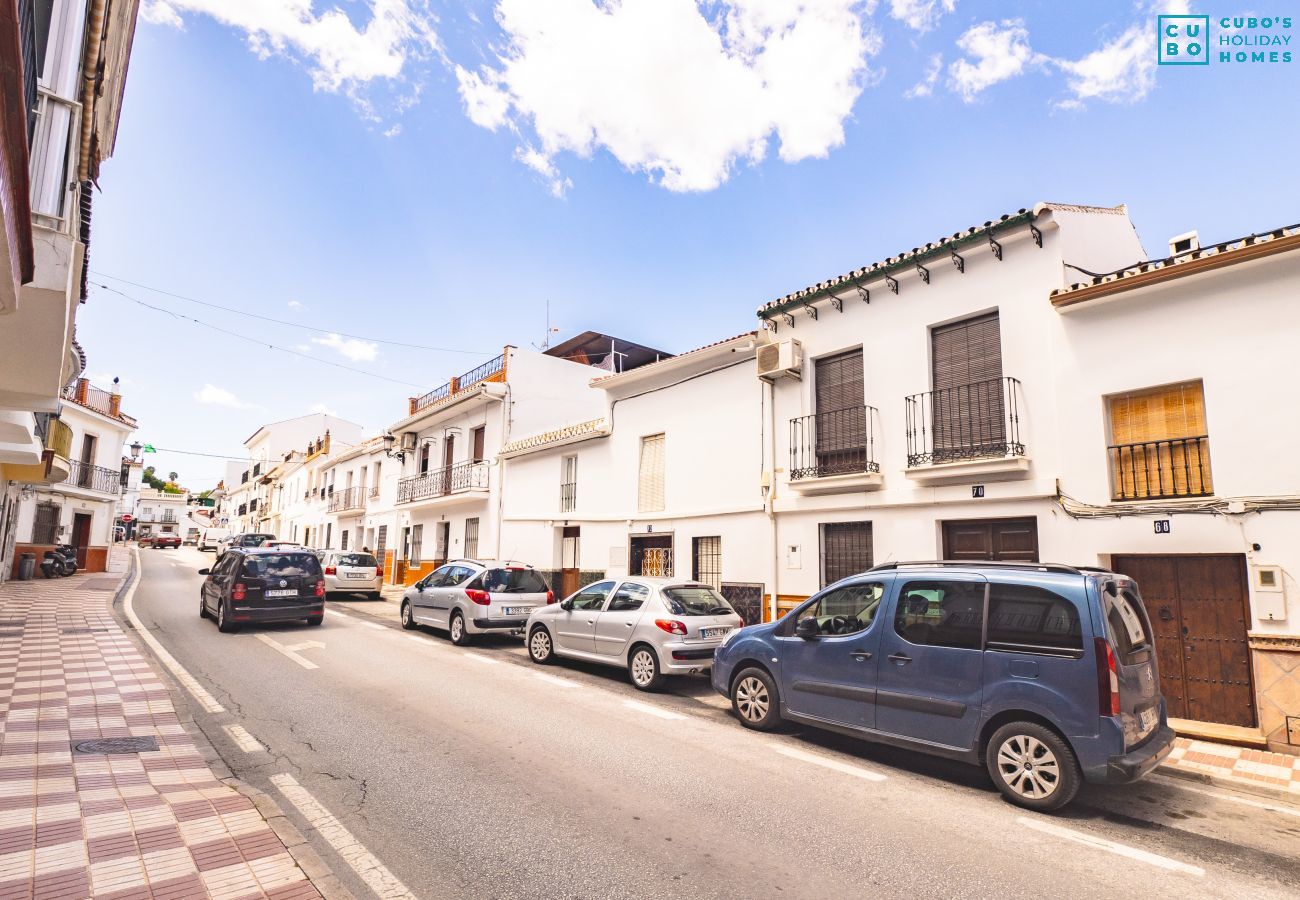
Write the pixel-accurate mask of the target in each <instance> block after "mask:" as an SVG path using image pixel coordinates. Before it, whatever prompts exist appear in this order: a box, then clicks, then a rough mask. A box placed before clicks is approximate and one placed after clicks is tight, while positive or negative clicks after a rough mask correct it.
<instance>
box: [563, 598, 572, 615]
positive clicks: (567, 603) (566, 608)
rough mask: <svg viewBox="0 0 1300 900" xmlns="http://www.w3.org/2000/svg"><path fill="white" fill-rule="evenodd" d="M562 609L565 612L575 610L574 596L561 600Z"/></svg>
mask: <svg viewBox="0 0 1300 900" xmlns="http://www.w3.org/2000/svg"><path fill="white" fill-rule="evenodd" d="M560 609H562V610H564V611H565V612H573V598H571V597H570V598H567V599H565V600H561V601H560Z"/></svg>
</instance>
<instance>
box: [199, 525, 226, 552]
mask: <svg viewBox="0 0 1300 900" xmlns="http://www.w3.org/2000/svg"><path fill="white" fill-rule="evenodd" d="M229 538H230V531H229V530H228V529H226V528H205V529H204V530H203V535H202V536H201V537H200V538H199V549H200V550H218V551H219V550H220V549H221V542H222V541H225V540H229Z"/></svg>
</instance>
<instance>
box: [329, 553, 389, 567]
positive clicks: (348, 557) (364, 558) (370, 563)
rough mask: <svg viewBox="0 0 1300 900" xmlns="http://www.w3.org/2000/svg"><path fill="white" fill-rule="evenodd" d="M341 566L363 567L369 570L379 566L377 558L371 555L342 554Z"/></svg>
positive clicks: (340, 558)
mask: <svg viewBox="0 0 1300 900" xmlns="http://www.w3.org/2000/svg"><path fill="white" fill-rule="evenodd" d="M339 565H340V566H362V567H364V568H367V569H373V568H375V567H376V566H378V565H379V563H378V562H376V561H375V558H374V557H373V556H371V555H370V554H369V553H340V554H339Z"/></svg>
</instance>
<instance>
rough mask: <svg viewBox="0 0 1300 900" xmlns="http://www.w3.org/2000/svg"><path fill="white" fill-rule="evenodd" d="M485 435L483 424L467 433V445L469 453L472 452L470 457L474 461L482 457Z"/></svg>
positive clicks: (485, 430)
mask: <svg viewBox="0 0 1300 900" xmlns="http://www.w3.org/2000/svg"><path fill="white" fill-rule="evenodd" d="M486 436H487V428H486V427H485V426H483V425H480V426H479V427H477V428H475V429H473V430H472V431H471V432H470V433H469V446H470V453H471V454H472V455H471V456H470V459H471V460H473V461H474V462H478V461H479V460H481V459H483V450H484V447H483V444H484V443H485V438H486Z"/></svg>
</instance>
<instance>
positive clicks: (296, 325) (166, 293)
mask: <svg viewBox="0 0 1300 900" xmlns="http://www.w3.org/2000/svg"><path fill="white" fill-rule="evenodd" d="M90 271H91V272H93V273H94V274H96V275H98V276H100V277H101V278H110V279H112V280H113V281H120V282H122V284H129V285H131V287H137V288H142V289H144V290H146V291H153V292H154V293H155V294H163V295H164V296H167V297H174V298H175V299H177V300H184V301H185V302H186V303H196V304H198V305H199V306H206V307H209V308H210V309H219V310H221V311H222V312H228V313H234V314H235V315H237V316H248V317H249V318H250V319H261V320H262V321H263V322H274V323H275V324H276V325H288V326H289V327H290V328H303V329H305V330H307V331H315V332H319V333H320V334H337V335H338V336H339V337H345V338H352V339H354V340H358V341H369V342H370V343H372V344H388V345H389V346H392V347H407V348H409V349H411V350H433V351H435V352H438V353H465V354H468V355H469V356H489V355H490V354H489V353H488V352H487V351H481V350H466V349H464V348H462V347H430V346H428V345H426V344H408V343H405V342H403V341H389V340H385V339H383V338H376V337H364V336H362V335H359V334H348V333H347V332H346V331H336V330H334V329H332V328H319V327H317V326H315V325H308V324H306V323H304V322H291V321H289V320H287V319H275V318H272V317H271V316H263V315H260V314H259V313H252V312H247V311H246V310H242V309H235V308H234V307H233V306H222V305H221V304H219V303H210V302H208V301H206V300H196V299H194V298H193V297H186V296H185V295H183V294H175V293H172V292H171V291H164V290H163V289H162V288H156V287H152V286H150V285H147V284H140V283H139V282H137V281H129V280H128V279H126V278H118V277H117V276H116V275H109V274H108V273H107V272H100V271H97V270H95V269H91V270H90ZM91 284H94V285H95V287H102V288H106V289H107V290H110V291H111V290H113V288H110V287H108V285H106V284H99V283H97V282H93V281H92V282H91ZM119 293H120V292H119Z"/></svg>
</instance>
